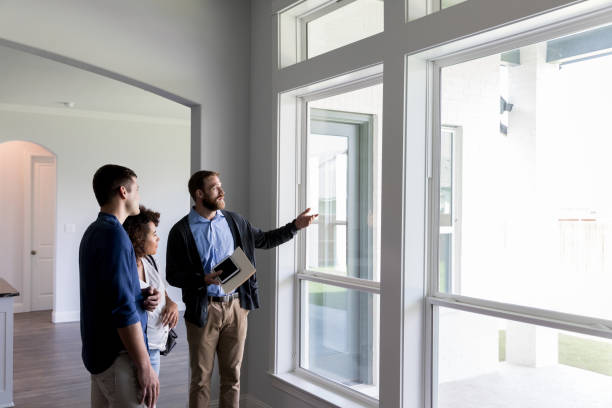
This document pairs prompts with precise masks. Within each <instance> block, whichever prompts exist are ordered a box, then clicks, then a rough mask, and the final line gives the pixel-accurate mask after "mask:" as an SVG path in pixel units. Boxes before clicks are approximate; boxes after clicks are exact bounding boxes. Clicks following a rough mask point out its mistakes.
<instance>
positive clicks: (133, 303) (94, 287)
mask: <svg viewBox="0 0 612 408" xmlns="http://www.w3.org/2000/svg"><path fill="white" fill-rule="evenodd" d="M93 189H94V193H95V196H96V199H97V201H98V203H99V204H100V213H99V214H98V218H97V219H96V220H95V221H94V222H93V223H92V224H91V225H90V226H89V228H87V230H86V231H85V234H84V235H83V238H82V240H81V246H80V248H79V272H80V290H81V340H82V342H83V349H82V357H83V363H84V364H85V367H86V368H87V370H88V371H89V372H90V373H91V406H92V407H94V408H98V407H144V406H146V407H153V406H155V403H156V401H157V396H158V394H159V381H158V378H157V375H156V374H155V371H154V370H153V368H152V367H151V362H150V360H149V354H148V351H147V341H146V326H147V315H146V312H145V309H151V308H153V309H154V308H155V306H156V305H157V303H158V302H159V293H157V290H154V289H148V290H144V292H141V290H140V284H139V281H138V271H137V268H136V257H135V255H134V248H133V247H132V243H131V241H130V239H129V237H128V235H127V233H126V232H125V230H124V229H123V227H122V223H123V222H124V221H125V219H126V218H127V217H128V216H130V215H136V214H138V213H139V207H138V206H139V201H140V196H139V192H138V184H137V182H136V174H135V173H134V172H133V171H132V170H130V169H128V168H126V167H122V166H117V165H113V164H107V165H105V166H102V167H100V168H99V169H98V171H96V174H95V175H94V178H93Z"/></svg>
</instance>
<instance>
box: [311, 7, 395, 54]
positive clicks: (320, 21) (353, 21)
mask: <svg viewBox="0 0 612 408" xmlns="http://www.w3.org/2000/svg"><path fill="white" fill-rule="evenodd" d="M384 9H385V3H384V1H382V0H355V1H352V2H348V4H347V5H345V6H342V7H339V8H336V9H335V10H334V11H331V12H329V13H326V14H323V15H322V16H320V17H318V18H316V19H314V20H312V21H310V22H308V23H307V28H306V31H307V36H308V42H307V49H308V58H312V57H315V56H317V55H320V54H323V53H325V52H328V51H331V50H333V49H336V48H339V47H342V46H344V45H347V44H350V43H353V42H355V41H358V40H361V39H363V38H366V37H370V36H372V35H374V34H377V33H380V32H382V31H383V30H384Z"/></svg>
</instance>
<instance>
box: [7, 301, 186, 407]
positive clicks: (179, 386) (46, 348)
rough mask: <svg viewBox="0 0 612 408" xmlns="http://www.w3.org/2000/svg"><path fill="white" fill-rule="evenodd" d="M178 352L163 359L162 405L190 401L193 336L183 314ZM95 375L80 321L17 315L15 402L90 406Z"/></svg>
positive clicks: (45, 315) (39, 314) (36, 314)
mask: <svg viewBox="0 0 612 408" xmlns="http://www.w3.org/2000/svg"><path fill="white" fill-rule="evenodd" d="M177 333H178V336H179V338H178V341H179V343H178V344H177V345H176V347H175V348H174V350H172V353H171V354H170V355H169V356H167V357H163V356H162V357H161V360H162V361H161V374H160V384H161V391H160V396H159V401H158V404H157V406H158V407H160V408H165V407H170V408H174V407H185V406H186V404H187V376H188V370H187V361H188V351H187V340H186V335H185V323H184V320H183V319H182V318H181V319H180V320H179V326H178V328H177ZM89 389H90V377H89V373H88V372H87V370H86V369H85V367H84V366H83V362H82V360H81V334H80V326H79V323H60V324H53V323H51V312H50V311H44V312H31V313H18V314H16V315H15V341H14V397H15V399H14V401H15V406H16V407H18V408H37V407H63V408H64V407H65V408H73V407H74V408H76V407H79V408H82V407H88V406H89V402H90V401H89Z"/></svg>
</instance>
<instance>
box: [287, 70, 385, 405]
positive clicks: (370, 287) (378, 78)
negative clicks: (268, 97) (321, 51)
mask: <svg viewBox="0 0 612 408" xmlns="http://www.w3.org/2000/svg"><path fill="white" fill-rule="evenodd" d="M382 83H383V78H382V73H381V74H375V75H373V76H370V77H368V78H365V79H364V80H358V81H351V82H348V83H345V84H340V85H336V86H331V87H329V88H325V89H322V90H317V91H316V92H314V93H306V94H302V95H300V96H298V97H297V99H298V107H299V108H298V109H299V116H300V120H299V123H300V126H299V130H298V132H297V133H296V140H295V143H296V146H298V147H299V149H298V151H297V152H296V162H297V163H298V164H297V168H298V175H297V180H298V187H297V193H298V205H299V208H306V205H307V202H306V201H307V173H308V172H307V154H308V149H307V138H308V135H309V133H310V120H311V116H310V112H309V107H308V104H309V103H311V102H314V101H317V100H319V99H324V98H328V97H331V96H335V95H340V94H343V93H348V92H352V91H355V90H358V89H362V88H367V87H370V86H374V85H379V84H382ZM319 110H320V109H319ZM328 112H333V111H328ZM335 112H336V113H335V114H332V119H333V120H334V121H343V122H344V121H346V122H345V123H352V124H355V125H358V126H359V129H360V130H359V133H360V139H361V140H360V141H359V145H360V150H362V149H363V148H364V147H365V148H368V147H369V148H370V150H371V149H372V146H373V143H374V142H373V141H374V140H375V139H376V138H377V137H380V135H376V134H375V132H376V120H379V119H377V118H375V117H372V115H370V114H361V113H352V112H339V111H335ZM368 117H372V119H371V120H368ZM364 132H368V133H369V134H370V135H371V136H372V137H370V138H368V140H366V141H365V142H364V140H363V139H362V137H361V136H362V135H363V133H364ZM369 158H370V159H371V160H372V162H369V163H368V165H369V166H371V167H372V168H373V167H375V165H376V164H375V160H376V158H375V157H373V154H372V152H371V151H370V152H369ZM359 177H360V176H359ZM370 183H373V181H372V180H370ZM371 185H372V186H373V184H371ZM359 195H361V194H359ZM347 217H348V214H347ZM347 222H348V220H347ZM306 241H307V240H306V231H300V232H298V242H297V245H296V249H297V251H296V252H297V254H296V271H297V272H296V273H295V275H294V279H295V282H294V287H295V288H296V290H297V298H298V299H299V300H298V301H297V302H295V305H294V306H295V312H294V315H295V316H296V324H295V325H294V330H295V334H294V336H295V337H294V338H295V339H296V340H298V342H299V343H300V345H299V347H298V348H299V352H298V353H297V356H296V359H295V360H294V366H293V369H294V371H295V372H296V373H298V374H300V375H306V376H308V377H310V378H314V379H316V380H317V381H318V382H319V383H322V384H324V385H326V386H329V387H332V388H334V389H335V390H341V391H342V392H343V393H347V394H348V395H351V396H352V397H354V398H358V399H361V400H362V401H363V402H365V403H367V404H368V405H371V406H375V405H377V404H378V399H377V398H373V397H371V396H369V395H368V394H367V393H363V392H359V391H356V390H355V389H353V388H351V387H348V386H344V385H342V384H339V383H337V382H335V381H332V380H330V379H327V378H325V377H322V376H320V375H318V374H316V373H314V372H312V371H310V370H307V369H305V368H303V367H301V361H302V359H303V358H304V357H305V356H304V350H303V349H302V347H301V344H302V341H303V335H304V333H303V332H302V329H303V321H302V318H303V307H302V306H303V305H304V302H307V299H304V296H303V291H302V288H303V285H302V283H303V282H318V283H324V284H327V285H333V286H336V287H340V288H343V289H348V290H357V291H360V292H364V293H368V294H372V295H380V280H373V279H363V278H357V277H351V276H339V275H334V274H330V273H325V272H320V271H315V270H309V269H308V268H307V262H306ZM360 241H361V239H360ZM347 245H348V240H347ZM360 247H361V244H360ZM347 252H348V249H347ZM347 258H348V256H347ZM347 262H348V259H347ZM375 262H377V258H376V257H375V256H373V257H372V258H371V259H370V263H375ZM370 266H372V267H373V268H375V267H376V265H375V264H371V265H370ZM374 277H375V275H374V276H373V278H374ZM375 303H376V302H375ZM373 308H374V310H373V331H374V338H373V350H372V353H373V356H374V361H373V364H374V365H378V364H379V360H380V357H379V343H380V334H379V327H380V316H377V314H379V313H380V307H378V308H377V307H376V306H373ZM376 309H378V310H376ZM378 372H379V371H378V370H374V372H373V382H374V383H375V384H377V385H378V380H379V374H378Z"/></svg>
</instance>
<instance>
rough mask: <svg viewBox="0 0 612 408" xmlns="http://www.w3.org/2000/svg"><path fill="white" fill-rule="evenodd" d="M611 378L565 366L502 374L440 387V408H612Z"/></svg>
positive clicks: (503, 368)
mask: <svg viewBox="0 0 612 408" xmlns="http://www.w3.org/2000/svg"><path fill="white" fill-rule="evenodd" d="M611 407H612V377H609V376H606V375H602V374H598V373H594V372H591V371H587V370H582V369H579V368H574V367H570V366H566V365H561V364H558V365H554V366H549V367H541V368H531V367H523V366H517V365H512V364H507V363H500V364H499V370H498V371H496V372H494V373H490V374H484V375H481V376H478V377H473V378H469V379H465V380H459V381H452V382H447V383H442V384H440V385H439V386H438V408H611Z"/></svg>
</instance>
